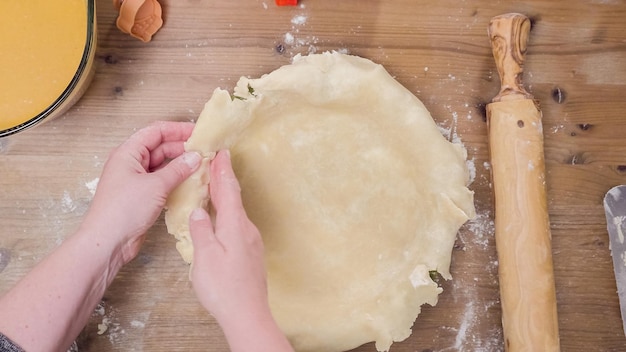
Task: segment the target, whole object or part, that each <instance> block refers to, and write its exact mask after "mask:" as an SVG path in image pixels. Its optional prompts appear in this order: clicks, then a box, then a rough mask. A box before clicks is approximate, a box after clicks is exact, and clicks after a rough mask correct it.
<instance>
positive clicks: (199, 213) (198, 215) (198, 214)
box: [189, 208, 207, 221]
mask: <svg viewBox="0 0 626 352" xmlns="http://www.w3.org/2000/svg"><path fill="white" fill-rule="evenodd" d="M189 218H190V219H191V220H193V221H198V220H204V219H206V218H207V212H206V211H205V210H204V209H202V208H196V209H194V210H193V211H192V212H191V215H190V217H189Z"/></svg>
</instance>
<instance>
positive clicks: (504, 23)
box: [489, 13, 533, 102]
mask: <svg viewBox="0 0 626 352" xmlns="http://www.w3.org/2000/svg"><path fill="white" fill-rule="evenodd" d="M529 33H530V20H529V19H528V17H526V16H525V15H522V14H519V13H509V14H505V15H500V16H496V17H494V18H492V19H491V21H490V22H489V39H490V40H491V48H492V50H493V57H494V58H495V61H496V67H497V69H498V74H499V75H500V93H498V95H497V96H496V97H494V98H493V102H499V101H503V100H519V99H533V96H532V95H531V94H530V93H528V92H527V91H526V90H525V89H524V86H523V84H522V74H523V72H524V55H525V54H526V49H527V47H528V36H529Z"/></svg>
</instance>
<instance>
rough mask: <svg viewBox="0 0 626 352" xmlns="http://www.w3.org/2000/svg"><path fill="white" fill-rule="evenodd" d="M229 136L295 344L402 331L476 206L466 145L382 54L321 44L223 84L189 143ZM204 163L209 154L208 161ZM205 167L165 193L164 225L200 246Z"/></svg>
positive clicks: (206, 148)
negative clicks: (193, 235)
mask: <svg viewBox="0 0 626 352" xmlns="http://www.w3.org/2000/svg"><path fill="white" fill-rule="evenodd" d="M223 148H230V150H231V155H232V160H233V166H234V169H235V173H236V174H237V176H238V178H239V181H240V183H241V187H242V196H243V200H244V206H245V208H246V211H247V212H248V215H249V217H250V219H251V220H252V221H253V222H254V223H255V224H256V225H257V227H258V228H259V230H260V231H261V234H262V236H263V240H264V243H265V248H266V264H267V269H268V289H269V299H270V306H271V309H272V313H273V315H274V317H275V318H276V320H277V322H278V324H279V326H280V327H281V329H282V330H283V331H284V332H285V334H286V335H287V336H288V337H289V339H290V341H291V343H292V344H293V345H294V348H295V349H296V350H297V351H345V350H349V349H352V348H355V347H357V346H359V345H361V344H364V343H367V342H370V341H376V348H377V349H378V350H380V351H384V350H388V349H389V347H390V345H391V344H392V342H394V341H401V340H404V339H406V338H407V337H408V336H409V335H410V333H411V326H412V325H413V322H414V320H415V318H416V317H417V315H418V314H419V312H420V307H421V305H422V304H424V303H428V304H431V305H434V304H436V303H437V297H438V294H439V293H440V292H441V288H439V287H438V286H437V284H435V283H434V282H433V281H432V280H431V279H430V276H429V272H430V271H433V270H437V271H438V272H439V273H440V274H441V275H442V276H443V277H445V278H447V279H449V278H451V276H450V273H449V266H450V257H451V252H452V246H453V244H454V240H455V237H456V232H457V231H458V229H459V227H460V226H461V225H462V224H463V223H464V222H465V221H466V220H468V219H469V218H471V217H473V216H474V207H473V194H472V192H471V191H470V190H468V189H467V187H466V183H467V181H468V170H467V167H466V164H465V159H466V152H465V150H464V149H463V148H462V147H461V146H459V145H455V144H452V143H450V142H448V141H447V140H446V139H445V138H444V137H443V136H442V135H441V133H440V132H439V129H438V128H437V126H436V125H435V123H434V122H433V120H432V118H431V116H430V114H429V113H428V111H427V110H426V108H425V107H424V105H423V104H422V103H421V102H420V101H419V100H418V99H417V98H416V97H415V96H414V95H413V94H411V93H410V92H409V91H408V90H407V89H405V88H404V87H403V86H402V85H401V84H399V83H398V82H397V81H395V80H394V79H393V78H392V77H391V76H390V75H389V74H388V73H387V72H386V71H385V70H384V68H383V67H382V66H380V65H377V64H375V63H373V62H371V61H369V60H366V59H363V58H359V57H355V56H349V55H343V54H339V53H324V54H317V55H310V56H306V57H296V58H294V62H293V63H292V64H291V65H286V66H283V67H281V68H279V69H278V70H276V71H274V72H272V73H270V74H268V75H265V76H263V77H261V78H259V79H248V78H245V77H242V78H241V79H240V81H239V83H238V84H237V87H236V88H235V93H234V98H233V97H231V96H230V94H228V93H227V92H225V91H223V90H219V89H218V90H216V91H215V92H214V93H213V96H212V98H211V99H210V100H209V102H208V103H207V104H206V106H205V109H204V111H203V112H202V114H201V115H200V118H199V119H198V122H197V126H196V128H195V130H194V132H193V135H192V136H191V138H190V139H189V141H188V142H187V144H186V149H187V150H196V151H199V152H201V153H202V154H203V155H204V156H205V157H206V158H207V159H210V158H212V156H213V155H214V152H215V151H217V150H219V149H223ZM205 162H206V161H205ZM208 181H209V180H208V177H207V175H206V173H205V172H204V171H203V170H201V171H199V172H197V173H196V174H195V175H194V176H192V177H191V178H190V179H189V180H188V181H186V182H185V184H183V185H181V187H179V189H177V190H176V191H175V192H174V193H173V194H172V195H171V196H170V198H169V200H168V208H169V209H168V213H167V214H166V221H167V225H168V230H169V231H170V232H171V233H173V234H174V235H175V236H176V237H177V238H178V239H179V240H180V242H178V245H177V246H178V249H179V251H180V252H181V254H182V255H183V257H184V258H185V259H186V260H187V261H190V260H191V258H192V250H193V248H191V242H190V240H189V233H188V216H189V213H190V212H191V210H192V209H193V208H195V207H197V206H199V205H206V202H207V194H206V184H207V183H208Z"/></svg>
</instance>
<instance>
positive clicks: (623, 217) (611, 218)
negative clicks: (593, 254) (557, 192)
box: [604, 185, 626, 334]
mask: <svg viewBox="0 0 626 352" xmlns="http://www.w3.org/2000/svg"><path fill="white" fill-rule="evenodd" d="M604 212H605V214H606V227H607V230H608V231H609V243H610V248H611V257H613V271H614V272H615V280H616V281H617V294H618V296H619V305H620V310H621V311H622V326H623V328H624V334H626V324H624V319H625V318H626V243H625V242H626V241H624V235H626V185H622V186H616V187H613V188H611V190H609V191H608V192H607V193H606V195H605V196H604Z"/></svg>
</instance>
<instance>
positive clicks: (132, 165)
mask: <svg viewBox="0 0 626 352" xmlns="http://www.w3.org/2000/svg"><path fill="white" fill-rule="evenodd" d="M193 127H194V124H193V123H186V122H156V123H153V124H152V125H150V126H149V127H146V128H143V129H141V130H139V131H138V132H136V133H135V134H133V135H132V136H131V137H130V138H129V139H128V140H127V141H126V142H124V143H123V144H122V145H120V146H119V147H117V148H116V149H114V150H113V151H112V152H111V154H110V155H109V158H108V160H107V162H106V164H105V166H104V170H103V172H102V176H101V177H100V181H99V183H98V188H97V190H96V195H95V196H94V199H93V201H92V204H91V206H90V209H89V211H88V213H87V215H86V217H85V221H84V222H83V225H82V227H86V228H88V229H89V232H91V233H92V234H93V235H95V236H97V239H98V241H101V242H104V243H107V244H110V245H111V246H112V250H113V251H114V253H113V254H117V255H121V258H122V261H123V263H124V264H126V263H128V262H129V261H131V260H132V259H133V258H134V257H135V256H136V255H137V253H138V252H139V248H140V246H141V244H142V243H143V239H144V234H145V232H146V231H147V230H148V229H149V228H150V227H151V226H152V225H153V224H154V222H155V221H156V219H157V217H158V216H159V214H160V213H161V210H162V209H163V207H164V205H165V201H166V199H167V196H168V195H169V193H170V192H171V191H172V190H173V189H174V188H175V187H176V186H178V185H179V184H180V183H181V182H183V181H184V180H185V179H186V178H187V177H189V175H191V173H192V172H193V171H194V170H195V169H196V168H197V167H198V165H199V164H200V159H201V157H200V155H198V154H197V153H193V152H191V153H185V150H184V142H185V141H186V140H187V139H188V138H189V136H190V135H191V131H192V130H193Z"/></svg>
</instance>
